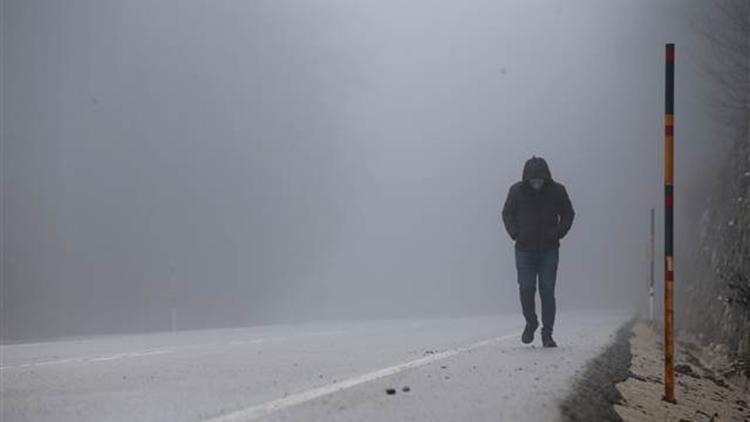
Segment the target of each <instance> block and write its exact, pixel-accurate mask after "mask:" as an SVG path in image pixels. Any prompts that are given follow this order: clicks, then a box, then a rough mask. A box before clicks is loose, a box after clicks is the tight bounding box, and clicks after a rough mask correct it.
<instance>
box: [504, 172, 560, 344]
mask: <svg viewBox="0 0 750 422" xmlns="http://www.w3.org/2000/svg"><path fill="white" fill-rule="evenodd" d="M574 215H575V212H574V211H573V206H572V205H571V203H570V199H569V198H568V193H567V191H566V190H565V186H563V185H562V184H560V183H557V182H555V181H554V180H552V175H551V173H550V171H549V167H548V166H547V162H546V161H544V159H543V158H540V157H531V159H529V160H528V161H526V164H525V165H524V167H523V178H522V180H521V181H520V182H518V183H515V184H514V185H513V186H511V188H510V191H509V192H508V198H507V199H506V200H505V206H504V207H503V223H505V229H506V230H507V231H508V234H509V235H510V237H511V239H513V240H514V241H515V242H516V269H517V270H518V286H519V290H520V295H521V309H522V310H523V316H524V318H526V328H524V330H523V334H522V335H521V341H522V342H524V343H526V344H528V343H531V342H532V341H534V332H535V331H536V329H537V327H539V321H538V320H537V317H536V304H535V302H536V287H537V280H538V284H539V295H540V296H541V298H542V345H543V346H544V347H557V344H556V343H555V341H554V340H553V339H552V329H553V327H554V325H555V281H556V280H557V262H558V251H559V247H560V239H562V238H563V237H565V235H566V234H567V233H568V230H570V227H571V226H572V225H573V217H574Z"/></svg>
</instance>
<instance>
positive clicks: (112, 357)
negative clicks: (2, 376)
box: [0, 350, 174, 370]
mask: <svg viewBox="0 0 750 422" xmlns="http://www.w3.org/2000/svg"><path fill="white" fill-rule="evenodd" d="M173 352H174V350H146V351H142V352H127V353H117V354H114V355H109V356H99V357H87V358H72V359H59V360H48V361H42V362H33V363H24V364H21V365H8V366H2V367H0V370H6V369H13V368H32V367H36V366H47V365H60V364H63V363H77V362H78V363H80V362H101V361H108V360H116V359H125V358H137V357H141V356H153V355H163V354H165V353H173Z"/></svg>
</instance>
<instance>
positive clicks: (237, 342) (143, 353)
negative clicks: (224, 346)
mask: <svg viewBox="0 0 750 422" xmlns="http://www.w3.org/2000/svg"><path fill="white" fill-rule="evenodd" d="M342 333H344V331H341V330H335V331H317V332H312V333H303V334H300V335H291V336H284V337H261V338H257V339H248V340H235V341H230V342H229V343H228V344H230V345H235V346H236V345H247V344H259V343H265V342H267V341H278V340H288V339H293V338H301V337H312V336H325V335H333V334H342ZM217 345H220V344H217V343H209V344H198V345H192V346H182V347H179V350H186V349H200V348H204V347H207V346H217ZM174 352H175V350H166V349H163V350H145V351H138V352H124V353H116V354H113V355H106V356H96V357H81V358H69V359H57V360H48V361H41V362H30V363H23V364H18V365H6V366H0V371H4V370H7V369H16V368H32V367H37V366H48V365H61V364H64V363H81V362H105V361H110V360H117V359H125V358H134V357H142V356H154V355H162V354H165V353H174Z"/></svg>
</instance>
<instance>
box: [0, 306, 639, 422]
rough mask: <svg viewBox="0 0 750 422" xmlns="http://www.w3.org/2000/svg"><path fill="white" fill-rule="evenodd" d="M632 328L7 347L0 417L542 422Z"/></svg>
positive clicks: (296, 328) (229, 332) (316, 331)
mask: <svg viewBox="0 0 750 422" xmlns="http://www.w3.org/2000/svg"><path fill="white" fill-rule="evenodd" d="M627 318H628V314H627V313H621V312H618V313H583V312H582V313H563V314H561V315H559V316H558V327H557V330H556V336H555V337H556V339H557V341H558V343H559V344H560V346H561V347H559V348H557V349H543V348H541V347H539V340H538V336H537V341H536V346H535V347H531V346H527V345H523V344H521V343H520V332H521V329H522V323H521V321H520V317H519V316H517V315H514V316H491V317H490V316H488V317H475V318H457V319H430V320H390V321H370V322H356V323H355V322H350V323H326V324H322V323H321V324H304V325H277V326H263V327H252V328H236V329H220V330H200V331H184V332H178V333H176V334H172V333H153V334H137V335H111V336H98V337H90V338H83V339H71V340H63V341H55V342H44V343H27V344H15V345H4V346H0V351H2V360H1V361H0V367H1V369H0V371H1V372H0V376H1V381H2V385H1V386H0V394H1V396H2V414H1V416H2V418H0V419H2V421H3V422H15V421H58V422H59V421H79V422H82V421H133V420H138V421H201V422H229V421H246V420H247V421H249V420H264V421H266V420H268V421H277V420H279V421H280V420H287V421H339V420H340V421H354V420H357V421H369V420H372V421H396V420H398V421H407V420H414V421H427V420H429V421H465V420H472V421H483V420H487V421H490V420H491V421H497V420H508V421H550V420H555V419H556V418H557V417H558V416H559V410H558V402H559V400H560V399H562V398H563V397H564V396H565V394H566V393H567V392H568V391H569V388H570V387H571V384H572V381H573V380H574V379H575V376H576V375H577V374H578V373H579V372H580V371H581V370H582V369H583V367H584V365H585V363H586V362H587V361H588V360H589V359H591V358H593V357H594V356H596V355H597V354H598V353H599V352H600V351H601V350H602V349H603V348H604V347H606V346H607V345H608V344H609V343H610V342H611V340H612V339H613V336H614V333H615V331H616V330H617V328H618V327H619V326H620V325H622V324H623V323H624V322H625V320H626V319H627ZM404 387H408V390H409V391H403V390H404ZM390 388H393V389H394V390H396V393H395V394H387V393H386V390H387V389H390Z"/></svg>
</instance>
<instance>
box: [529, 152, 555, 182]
mask: <svg viewBox="0 0 750 422" xmlns="http://www.w3.org/2000/svg"><path fill="white" fill-rule="evenodd" d="M531 179H544V180H545V181H549V180H552V173H550V171H549V166H548V165H547V162H546V161H544V158H541V157H531V158H529V160H528V161H526V164H525V165H524V166H523V179H522V180H523V181H524V182H528V181H529V180H531Z"/></svg>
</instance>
